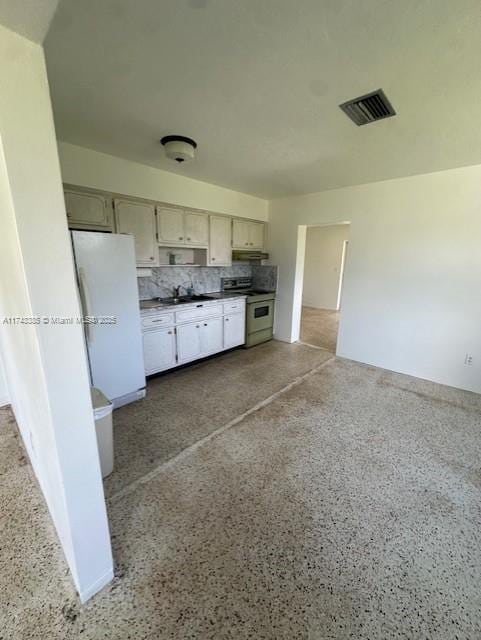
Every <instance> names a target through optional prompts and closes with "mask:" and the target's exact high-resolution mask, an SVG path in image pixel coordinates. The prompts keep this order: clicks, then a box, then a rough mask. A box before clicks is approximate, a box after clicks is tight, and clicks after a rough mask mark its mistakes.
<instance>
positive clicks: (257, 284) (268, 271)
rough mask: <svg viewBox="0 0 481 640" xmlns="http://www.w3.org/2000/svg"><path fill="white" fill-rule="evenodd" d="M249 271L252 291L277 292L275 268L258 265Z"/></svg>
mask: <svg viewBox="0 0 481 640" xmlns="http://www.w3.org/2000/svg"><path fill="white" fill-rule="evenodd" d="M251 269H252V286H253V287H254V289H265V290H266V291H276V290H277V267H274V266H271V265H261V264H259V265H253V266H252V267H251Z"/></svg>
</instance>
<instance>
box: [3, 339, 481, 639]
mask: <svg viewBox="0 0 481 640" xmlns="http://www.w3.org/2000/svg"><path fill="white" fill-rule="evenodd" d="M312 351H319V350H314V349H313V350H312ZM235 364H236V363H235V360H233V361H232V363H231V365H232V366H235ZM209 367H211V368H215V367H216V361H211V363H210V364H209ZM209 367H207V368H204V369H198V371H199V376H206V375H209V373H208V369H209ZM291 382H293V384H288V385H286V388H285V389H284V390H282V389H280V390H278V391H277V392H276V393H275V395H274V397H273V398H272V399H271V400H270V401H267V402H264V403H263V404H262V405H261V406H259V408H258V409H257V410H255V411H252V412H250V413H249V414H248V415H247V416H246V417H244V419H241V420H240V421H239V422H237V423H236V424H234V425H232V426H230V427H227V428H225V429H220V430H219V431H217V432H216V433H214V435H212V434H211V435H207V439H206V440H204V441H200V443H199V444H197V445H195V446H191V447H190V448H187V449H186V450H185V451H184V452H182V453H180V454H179V455H177V457H175V458H173V459H170V460H169V461H167V462H165V463H164V464H161V465H159V466H158V467H157V469H156V472H155V473H152V474H150V476H149V478H148V480H146V481H145V482H140V483H138V484H136V485H132V486H131V487H130V490H129V491H126V492H124V493H123V494H121V495H117V497H114V498H112V499H110V500H109V502H108V505H109V514H110V519H111V530H112V539H113V546H114V554H115V557H116V559H117V562H118V564H119V571H118V577H117V578H116V579H115V580H114V582H113V583H112V584H111V585H110V586H108V587H106V588H105V589H104V590H103V591H102V592H101V593H99V594H97V596H95V597H94V598H93V599H92V600H91V601H90V602H89V603H88V604H87V605H86V606H84V607H80V606H79V604H78V601H77V599H76V598H75V596H74V594H73V591H72V587H71V585H70V582H69V579H68V576H67V574H66V567H65V565H64V563H63V560H62V558H61V555H60V552H59V549H58V545H57V543H56V539H55V536H54V533H53V531H52V527H51V525H50V521H49V519H48V515H47V513H46V509H45V506H44V505H43V502H42V499H41V497H40V495H39V491H38V488H37V486H36V484H35V482H34V480H33V478H32V474H31V471H30V467H29V465H28V464H25V459H24V458H23V456H22V452H21V447H20V446H19V444H18V441H17V439H16V438H15V435H14V425H13V424H8V423H9V420H11V417H10V416H9V413H8V411H5V410H3V411H1V412H0V423H1V425H0V434H1V439H0V450H2V451H3V453H2V454H0V473H1V475H2V490H1V491H2V493H1V494H0V495H1V501H2V502H1V506H2V509H1V511H0V527H1V528H0V536H1V538H0V539H1V544H0V638H2V639H3V638H5V639H6V638H8V639H10V638H14V639H17V638H19V639H24V638H25V639H26V638H28V639H30V638H32V639H36V638H39V639H40V638H42V639H44V638H49V639H54V640H56V639H62V640H64V639H71V638H82V639H86V640H94V639H95V640H98V639H99V638H116V639H124V638H125V639H127V638H132V639H135V640H144V639H145V640H147V639H149V640H150V639H152V640H153V639H154V638H155V639H161V640H162V639H164V638H165V639H167V638H169V639H174V638H175V639H184V638H185V639H187V638H189V639H202V640H204V639H216V640H217V639H228V638H234V639H247V638H255V639H257V638H259V639H261V638H262V639H268V640H274V639H275V640H279V639H282V640H284V639H285V640H294V639H303V640H327V639H336V640H337V639H342V640H344V639H346V640H347V639H348V638H351V639H352V638H355V639H359V640H362V639H366V640H367V639H369V640H391V639H393V640H394V639H398V638H399V639H400V638H402V639H409V640H411V639H412V640H418V639H426V640H427V639H432V640H455V639H457V640H476V639H477V638H479V637H481V530H480V526H479V523H480V522H481V470H480V460H481V429H480V412H481V397H480V396H478V395H475V394H471V393H468V392H462V391H457V390H455V389H451V388H447V387H442V386H440V385H435V384H432V383H429V382H426V381H420V380H416V379H413V378H409V377H407V376H401V375H398V374H394V373H389V372H386V371H383V370H380V369H375V368H373V367H368V366H364V365H360V364H356V363H352V362H349V361H344V360H339V359H335V358H331V359H329V360H327V361H325V362H324V363H321V364H315V365H314V367H313V368H312V369H311V371H308V372H305V373H304V374H303V375H302V376H301V377H297V378H296V379H294V381H291ZM254 383H255V384H257V385H262V384H263V381H262V379H257V380H255V381H254Z"/></svg>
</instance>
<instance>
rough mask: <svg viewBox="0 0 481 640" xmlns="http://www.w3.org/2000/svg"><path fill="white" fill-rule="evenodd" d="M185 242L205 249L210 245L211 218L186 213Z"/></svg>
mask: <svg viewBox="0 0 481 640" xmlns="http://www.w3.org/2000/svg"><path fill="white" fill-rule="evenodd" d="M184 230H185V242H186V243H187V244H199V245H203V246H204V247H206V246H207V244H208V243H209V218H208V216H206V215H205V214H204V213H197V212H196V211H186V212H185V213H184Z"/></svg>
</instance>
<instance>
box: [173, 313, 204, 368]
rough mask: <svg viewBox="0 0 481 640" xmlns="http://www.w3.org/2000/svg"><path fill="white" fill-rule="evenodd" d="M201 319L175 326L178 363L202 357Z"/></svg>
mask: <svg viewBox="0 0 481 640" xmlns="http://www.w3.org/2000/svg"><path fill="white" fill-rule="evenodd" d="M201 322H202V321H201V320H199V321H198V322H191V323H189V324H182V325H180V326H178V327H177V357H178V361H179V363H183V362H190V360H195V359H196V358H200V357H202V347H201V337H200V335H201V331H200V327H201Z"/></svg>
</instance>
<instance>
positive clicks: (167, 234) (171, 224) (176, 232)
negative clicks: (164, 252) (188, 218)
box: [157, 207, 184, 244]
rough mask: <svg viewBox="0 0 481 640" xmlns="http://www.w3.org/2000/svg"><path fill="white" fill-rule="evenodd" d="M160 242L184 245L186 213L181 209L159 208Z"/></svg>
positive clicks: (158, 229)
mask: <svg viewBox="0 0 481 640" xmlns="http://www.w3.org/2000/svg"><path fill="white" fill-rule="evenodd" d="M157 227H158V228H157V231H158V234H159V242H163V243H166V242H170V243H172V244H183V243H184V212H183V211H182V210H181V209H169V208H168V207H157Z"/></svg>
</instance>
